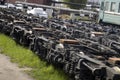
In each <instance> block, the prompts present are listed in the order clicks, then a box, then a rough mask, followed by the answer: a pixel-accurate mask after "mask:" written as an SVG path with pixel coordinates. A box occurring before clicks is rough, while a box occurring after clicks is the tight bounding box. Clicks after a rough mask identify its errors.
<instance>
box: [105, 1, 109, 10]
mask: <svg viewBox="0 0 120 80" xmlns="http://www.w3.org/2000/svg"><path fill="white" fill-rule="evenodd" d="M108 10H109V2H106V3H105V11H108Z"/></svg>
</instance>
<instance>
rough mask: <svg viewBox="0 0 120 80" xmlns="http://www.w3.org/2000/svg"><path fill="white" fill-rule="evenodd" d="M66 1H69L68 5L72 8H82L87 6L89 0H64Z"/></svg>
mask: <svg viewBox="0 0 120 80" xmlns="http://www.w3.org/2000/svg"><path fill="white" fill-rule="evenodd" d="M64 1H65V2H69V3H71V4H68V5H67V6H68V7H70V8H72V9H80V8H84V7H85V6H86V3H87V0H64Z"/></svg>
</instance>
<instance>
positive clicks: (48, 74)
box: [0, 34, 68, 80]
mask: <svg viewBox="0 0 120 80" xmlns="http://www.w3.org/2000/svg"><path fill="white" fill-rule="evenodd" d="M0 49H1V52H0V53H2V54H5V55H7V56H9V57H10V58H11V61H12V62H16V63H18V65H19V66H20V67H29V68H32V70H31V71H29V72H28V74H30V75H31V76H32V77H33V78H34V79H35V80H68V77H67V76H66V75H65V74H64V72H63V71H61V70H59V69H56V68H54V67H53V66H52V65H47V63H46V62H44V61H42V60H40V59H39V57H38V56H37V55H35V54H34V53H33V52H32V51H30V50H29V49H27V48H24V47H22V46H20V45H18V44H16V42H15V41H14V40H13V39H11V38H9V37H8V36H5V35H4V34H0Z"/></svg>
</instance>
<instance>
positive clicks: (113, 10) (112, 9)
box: [110, 2, 116, 12]
mask: <svg viewBox="0 0 120 80" xmlns="http://www.w3.org/2000/svg"><path fill="white" fill-rule="evenodd" d="M115 5H116V3H115V2H112V3H111V9H110V11H112V12H115Z"/></svg>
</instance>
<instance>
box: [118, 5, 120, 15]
mask: <svg viewBox="0 0 120 80" xmlns="http://www.w3.org/2000/svg"><path fill="white" fill-rule="evenodd" d="M118 12H119V13H120V3H119V8H118Z"/></svg>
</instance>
